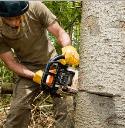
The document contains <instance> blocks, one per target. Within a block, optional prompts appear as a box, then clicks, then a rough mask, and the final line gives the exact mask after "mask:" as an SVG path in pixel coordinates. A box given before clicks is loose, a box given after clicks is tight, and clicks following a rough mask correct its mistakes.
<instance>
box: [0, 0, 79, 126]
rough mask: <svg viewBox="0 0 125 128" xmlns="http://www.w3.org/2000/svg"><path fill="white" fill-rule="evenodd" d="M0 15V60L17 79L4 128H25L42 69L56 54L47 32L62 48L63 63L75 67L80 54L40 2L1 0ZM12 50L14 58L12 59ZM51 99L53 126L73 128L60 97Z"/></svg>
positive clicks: (54, 18)
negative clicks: (53, 113)
mask: <svg viewBox="0 0 125 128" xmlns="http://www.w3.org/2000/svg"><path fill="white" fill-rule="evenodd" d="M0 16H1V18H0V58H1V59H2V60H3V61H4V63H5V64H6V65H7V67H8V68H9V69H11V70H12V71H13V72H15V73H16V74H17V75H18V76H19V78H18V80H17V83H16V86H15V88H14V90H13V101H12V103H11V109H10V113H9V115H8V117H7V121H6V123H5V126H4V128H27V127H28V125H29V122H30V117H31V104H32V102H33V99H34V98H35V97H36V96H37V95H38V94H39V93H40V90H39V88H38V87H39V84H40V82H41V78H42V70H43V69H44V66H45V64H46V63H47V61H48V60H49V58H50V57H53V56H54V55H55V54H56V52H55V49H54V47H53V46H52V45H51V44H50V43H49V41H48V38H47V35H46V30H48V31H49V32H50V33H52V34H53V35H54V36H55V37H56V38H57V40H58V43H59V44H60V45H61V46H62V53H63V54H64V55H65V60H64V61H65V63H67V64H71V65H72V64H73V65H78V63H79V55H78V53H77V52H76V50H75V48H73V47H72V46H71V41H70V38H69V36H68V34H67V33H66V32H65V31H64V30H63V28H61V27H60V25H59V24H58V22H57V19H56V16H54V15H53V14H52V13H51V12H50V10H49V9H48V8H47V7H46V6H45V5H44V4H42V3H41V2H40V1H30V2H28V1H0ZM11 48H13V49H14V53H15V54H16V56H17V59H15V58H14V57H13V52H12V50H11ZM40 69H41V70H40ZM38 70H40V71H38ZM37 71H38V72H37ZM32 85H35V86H32ZM52 98H53V101H54V105H55V106H54V109H55V119H56V120H57V123H56V124H55V126H56V127H57V128H71V127H73V123H72V120H71V118H70V114H68V111H67V105H66V103H65V102H64V101H63V100H62V98H61V97H56V96H52ZM62 110H63V111H62Z"/></svg>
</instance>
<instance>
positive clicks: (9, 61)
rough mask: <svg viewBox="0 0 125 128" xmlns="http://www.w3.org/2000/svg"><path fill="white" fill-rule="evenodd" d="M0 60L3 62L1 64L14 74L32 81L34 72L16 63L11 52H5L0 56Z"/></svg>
mask: <svg viewBox="0 0 125 128" xmlns="http://www.w3.org/2000/svg"><path fill="white" fill-rule="evenodd" d="M0 58H1V59H2V60H3V62H4V63H5V64H6V65H7V67H8V68H9V69H10V70H12V71H13V72H15V73H16V74H18V75H20V76H23V77H26V78H29V79H32V78H33V76H34V75H35V73H34V72H32V71H30V70H29V69H27V68H26V67H25V66H24V65H22V64H20V63H18V62H17V61H16V59H15V58H14V57H13V54H12V52H11V51H8V52H5V53H2V54H0Z"/></svg>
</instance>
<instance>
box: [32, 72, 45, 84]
mask: <svg viewBox="0 0 125 128" xmlns="http://www.w3.org/2000/svg"><path fill="white" fill-rule="evenodd" d="M42 76H43V71H42V70H39V71H37V72H36V73H35V75H34V77H33V81H34V82H36V83H38V84H41V79H42Z"/></svg>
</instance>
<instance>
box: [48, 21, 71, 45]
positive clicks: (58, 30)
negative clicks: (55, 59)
mask: <svg viewBox="0 0 125 128" xmlns="http://www.w3.org/2000/svg"><path fill="white" fill-rule="evenodd" d="M47 30H48V31H49V32H50V33H52V34H53V35H54V36H55V37H56V38H57V41H58V43H59V44H60V45H61V46H62V47H65V46H67V45H71V40H70V37H69V35H68V34H67V33H66V32H65V30H64V29H63V28H62V27H61V26H60V25H59V24H58V22H56V21H55V22H54V23H52V24H50V25H49V26H48V28H47Z"/></svg>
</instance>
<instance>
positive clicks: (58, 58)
mask: <svg viewBox="0 0 125 128" xmlns="http://www.w3.org/2000/svg"><path fill="white" fill-rule="evenodd" d="M60 59H65V56H64V55H58V56H55V57H54V58H52V59H51V60H50V62H52V61H57V60H60Z"/></svg>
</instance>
